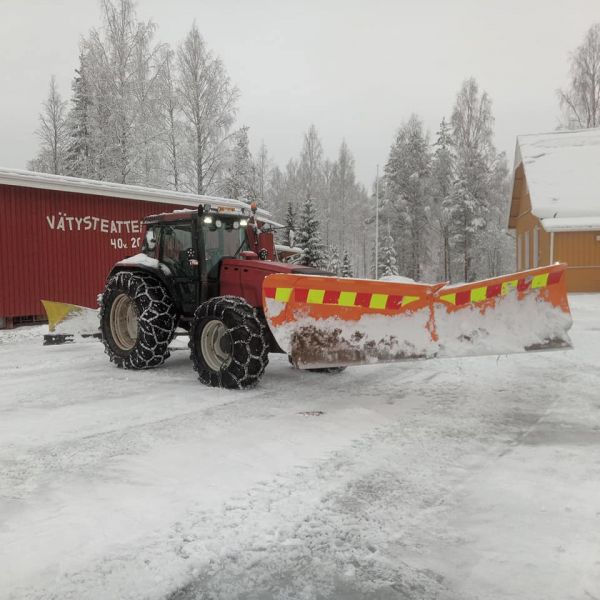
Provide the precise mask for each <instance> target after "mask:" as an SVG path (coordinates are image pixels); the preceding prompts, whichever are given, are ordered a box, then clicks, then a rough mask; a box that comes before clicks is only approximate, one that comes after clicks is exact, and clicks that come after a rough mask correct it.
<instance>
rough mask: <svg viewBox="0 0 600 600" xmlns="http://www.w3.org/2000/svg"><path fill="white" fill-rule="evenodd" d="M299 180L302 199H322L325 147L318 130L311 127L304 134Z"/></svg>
mask: <svg viewBox="0 0 600 600" xmlns="http://www.w3.org/2000/svg"><path fill="white" fill-rule="evenodd" d="M299 179H300V185H301V188H302V199H303V200H306V199H307V198H313V199H314V198H319V199H320V198H321V195H322V187H323V146H322V145H321V140H320V139H319V134H318V133H317V128H316V127H315V126H314V125H311V126H310V127H309V129H308V131H307V132H306V133H305V134H304V140H303V145H302V152H301V154H300V168H299Z"/></svg>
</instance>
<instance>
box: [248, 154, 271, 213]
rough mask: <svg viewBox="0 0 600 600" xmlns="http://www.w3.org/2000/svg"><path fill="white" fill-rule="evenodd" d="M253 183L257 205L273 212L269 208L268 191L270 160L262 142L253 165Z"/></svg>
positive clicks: (269, 197) (269, 198) (269, 196)
mask: <svg viewBox="0 0 600 600" xmlns="http://www.w3.org/2000/svg"><path fill="white" fill-rule="evenodd" d="M253 173H254V182H253V188H254V192H255V197H256V200H257V202H258V205H259V206H260V207H261V208H264V209H265V210H268V211H273V210H275V207H272V206H271V195H270V193H269V192H270V190H269V184H270V175H271V160H270V159H269V152H268V151H267V146H266V145H265V143H264V142H262V143H261V145H260V148H259V150H258V155H257V156H256V158H255V160H254V164H253Z"/></svg>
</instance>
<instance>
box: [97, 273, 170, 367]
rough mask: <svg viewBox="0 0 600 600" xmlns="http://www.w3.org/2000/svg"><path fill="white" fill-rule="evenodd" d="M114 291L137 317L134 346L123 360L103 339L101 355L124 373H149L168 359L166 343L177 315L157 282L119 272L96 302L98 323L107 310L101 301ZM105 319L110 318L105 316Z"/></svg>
mask: <svg viewBox="0 0 600 600" xmlns="http://www.w3.org/2000/svg"><path fill="white" fill-rule="evenodd" d="M114 290H122V291H123V292H125V293H126V294H127V295H128V296H129V297H130V298H131V299H132V300H133V301H134V303H135V305H136V309H137V310H138V311H139V310H140V308H141V312H140V313H139V314H138V331H139V334H138V342H137V343H136V345H135V346H134V349H133V350H132V352H131V353H130V354H129V355H128V356H127V357H123V356H119V355H118V354H116V353H115V352H114V350H113V349H112V348H111V347H110V345H109V343H108V341H107V340H106V339H105V336H104V333H103V335H102V341H103V343H104V352H105V353H106V354H108V356H109V358H110V360H111V362H114V363H115V364H116V365H117V366H118V367H121V368H124V369H151V368H153V367H157V366H159V365H161V364H162V363H164V362H165V360H166V359H167V358H169V356H170V352H169V350H168V346H169V343H170V342H171V340H172V339H173V333H174V331H175V326H176V324H177V313H176V311H175V306H174V304H173V301H172V300H171V297H170V296H169V293H168V292H167V290H166V289H165V287H164V286H163V285H162V284H161V283H160V281H159V280H158V279H156V278H154V277H151V276H148V275H146V274H145V273H141V272H131V271H121V272H119V273H117V274H116V275H113V276H112V277H110V278H109V280H108V281H107V283H106V287H105V288H104V292H103V294H102V299H101V302H100V312H99V317H100V322H101V323H102V322H103V319H104V313H105V311H107V310H109V307H107V306H106V302H105V299H107V298H108V296H109V295H110V294H111V292H113V291H114ZM107 318H110V316H109V315H107Z"/></svg>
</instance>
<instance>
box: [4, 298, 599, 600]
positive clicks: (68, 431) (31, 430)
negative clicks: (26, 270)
mask: <svg viewBox="0 0 600 600" xmlns="http://www.w3.org/2000/svg"><path fill="white" fill-rule="evenodd" d="M571 304H572V308H573V315H574V320H575V324H574V328H573V330H572V338H573V341H574V343H575V346H576V349H575V350H573V351H569V352H564V351H560V352H549V353H539V354H528V355H516V356H510V357H500V358H496V357H484V358H464V359H445V360H437V361H423V362H415V363H411V364H397V365H393V366H390V365H378V366H373V367H356V368H353V369H348V370H347V371H346V372H345V373H343V374H341V375H337V376H336V375H329V376H328V375H319V374H312V373H306V372H299V371H294V370H293V369H292V368H290V366H289V365H288V363H287V360H286V359H285V358H282V357H273V359H272V362H271V364H270V365H269V367H268V369H267V373H266V375H265V377H264V379H263V380H262V383H261V384H260V386H259V387H258V388H257V389H255V390H252V391H249V392H227V391H221V390H213V389H208V388H205V387H202V386H201V385H200V384H199V383H197V382H196V380H195V379H194V374H193V372H192V370H191V366H190V361H189V359H188V355H187V351H185V350H184V349H183V346H184V343H183V342H182V341H179V342H178V346H179V347H180V348H181V349H180V350H176V351H175V352H173V355H172V357H171V358H170V359H169V361H168V362H167V364H166V365H165V367H163V368H161V369H158V370H155V371H151V372H127V371H120V370H118V369H116V368H114V367H113V366H112V365H111V364H109V363H108V360H107V358H106V356H105V355H104V354H103V351H102V346H101V344H99V343H98V342H94V341H89V342H82V343H78V344H71V345H65V346H57V347H43V346H42V345H41V340H40V337H39V336H40V335H41V334H42V333H43V331H42V328H40V327H37V328H32V329H21V330H16V331H14V332H0V368H1V371H0V597H1V598H27V599H31V598H49V599H50V598H51V599H56V600H68V599H73V600H75V599H77V600H80V599H85V600H88V599H102V600H104V599H107V600H113V599H117V598H131V599H138V598H144V599H146V598H147V599H168V600H191V599H194V598H197V599H215V600H216V599H219V600H220V599H223V600H229V599H238V598H239V599H244V600H250V599H253V600H254V599H271V598H277V599H290V600H291V599H313V598H314V599H317V598H318V599H333V598H336V599H337V598H339V599H349V600H353V599H357V600H358V599H362V598H377V599H380V598H381V599H414V600H422V599H431V598H440V599H456V600H469V599H474V598H478V599H519V600H541V599H543V600H569V599H581V600H600V295H595V296H593V295H578V296H573V297H572V298H571ZM320 411H322V413H323V414H320Z"/></svg>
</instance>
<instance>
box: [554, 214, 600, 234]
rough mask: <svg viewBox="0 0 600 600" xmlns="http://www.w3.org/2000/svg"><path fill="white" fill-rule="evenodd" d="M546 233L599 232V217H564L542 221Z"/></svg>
mask: <svg viewBox="0 0 600 600" xmlns="http://www.w3.org/2000/svg"><path fill="white" fill-rule="evenodd" d="M542 224H543V225H544V229H545V230H546V231H554V232H560V231H599V230H600V217H564V218H562V219H561V218H558V219H542Z"/></svg>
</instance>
